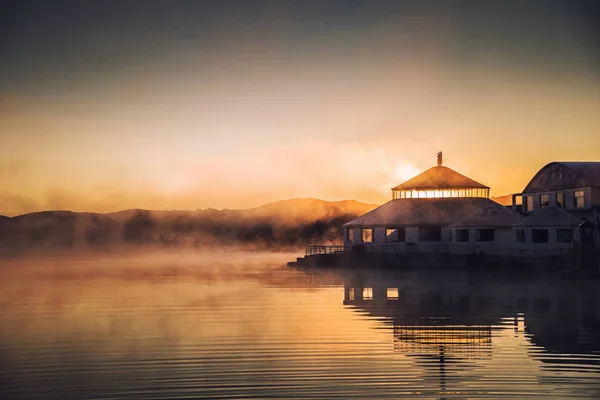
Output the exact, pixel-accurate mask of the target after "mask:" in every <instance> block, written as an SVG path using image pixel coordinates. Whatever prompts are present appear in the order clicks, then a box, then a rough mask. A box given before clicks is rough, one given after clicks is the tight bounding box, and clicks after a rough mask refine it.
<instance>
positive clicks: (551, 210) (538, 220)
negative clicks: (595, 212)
mask: <svg viewBox="0 0 600 400" xmlns="http://www.w3.org/2000/svg"><path fill="white" fill-rule="evenodd" d="M582 222H583V220H581V219H579V218H577V217H575V216H574V215H572V214H570V213H568V212H566V211H565V210H563V209H562V208H558V207H554V206H549V207H544V208H541V209H539V210H537V211H535V212H534V213H533V214H531V215H530V216H528V217H526V218H523V219H522V220H520V221H518V222H517V223H515V224H514V225H513V226H514V227H566V228H570V227H574V226H577V225H579V224H580V223H582Z"/></svg>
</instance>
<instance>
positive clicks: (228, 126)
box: [0, 0, 600, 215]
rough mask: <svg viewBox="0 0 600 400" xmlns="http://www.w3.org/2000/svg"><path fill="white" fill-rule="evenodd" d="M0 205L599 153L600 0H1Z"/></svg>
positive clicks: (278, 189)
mask: <svg viewBox="0 0 600 400" xmlns="http://www.w3.org/2000/svg"><path fill="white" fill-rule="evenodd" d="M0 5H1V6H0V7H1V8H0V214H4V215H14V214H18V213H22V212H28V211H34V210H41V209H72V210H76V211H84V210H86V211H114V210H119V209H124V208H160V209H174V208H188V209H196V208H207V207H214V208H245V207H253V206H257V205H260V204H263V203H265V202H269V201H274V200H279V199H286V198H293V197H317V198H323V199H327V200H339V199H357V200H360V201H366V202H372V203H383V202H385V201H387V200H388V199H390V198H391V192H390V188H391V187H392V186H395V185H397V184H399V183H401V182H403V181H404V180H406V179H409V178H410V177H412V176H413V175H415V174H417V173H419V172H421V171H422V170H424V169H426V168H429V167H431V166H433V165H434V164H435V162H436V153H437V151H439V150H442V151H443V152H444V155H445V156H444V160H445V165H447V166H449V167H450V168H454V169H456V170H457V171H459V172H461V173H463V174H465V175H468V176H470V177H471V178H473V179H475V180H478V181H480V182H482V183H484V184H487V185H488V186H491V188H492V194H493V195H501V194H505V193H509V192H519V191H520V190H522V189H523V187H524V186H525V185H526V184H527V182H528V180H529V178H531V177H532V176H533V174H535V172H537V170H538V169H539V168H541V167H542V166H543V165H545V164H546V163H548V162H550V161H555V160H598V159H600V2H599V1H593V0H587V1H586V0H581V1H578V0H565V1H553V0H541V1H530V0H515V1H510V0H502V1H485V0H477V1H475V0H474V1H443V0H439V1H423V0H419V1H410V2H408V1H406V2H403V1H400V0H395V1H377V0H369V1H350V0H343V1H325V0H320V1H306V0H302V1H270V2H262V1H248V0H244V1H223V0H219V1H217V0H215V1H205V2H202V1H189V2H184V1H163V2H156V1H135V2H134V1H124V0H120V1H72V2H64V1H37V2H30V1H24V0H17V1H14V2H11V1H8V2H7V1H2V2H0Z"/></svg>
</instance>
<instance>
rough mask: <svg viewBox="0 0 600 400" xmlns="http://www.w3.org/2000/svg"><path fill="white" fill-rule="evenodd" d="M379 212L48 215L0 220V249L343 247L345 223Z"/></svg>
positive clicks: (313, 205) (353, 206)
mask: <svg viewBox="0 0 600 400" xmlns="http://www.w3.org/2000/svg"><path fill="white" fill-rule="evenodd" d="M374 207H375V205H369V204H364V203H360V202H357V201H338V202H327V201H324V200H318V199H292V200H285V201H278V202H274V203H269V204H265V205H264V206H261V207H257V208H253V209H248V210H214V209H208V210H196V211H186V210H173V211H154V210H142V209H131V210H123V211H118V212H113V213H108V214H97V213H76V212H71V211H43V212H36V213H31V214H24V215H19V216H16V217H13V218H8V217H4V218H0V250H2V252H3V253H11V252H17V253H18V252H27V251H44V250H52V249H109V248H115V247H122V246H135V247H138V246H161V247H200V248H202V247H210V246H227V245H233V246H250V247H253V248H257V249H278V248H282V247H286V248H290V247H299V246H304V245H306V244H310V243H314V242H319V243H341V241H342V235H343V230H342V225H343V223H345V222H347V221H349V220H352V219H353V218H356V217H357V216H359V215H362V214H364V213H365V212H367V211H369V210H371V209H373V208H374Z"/></svg>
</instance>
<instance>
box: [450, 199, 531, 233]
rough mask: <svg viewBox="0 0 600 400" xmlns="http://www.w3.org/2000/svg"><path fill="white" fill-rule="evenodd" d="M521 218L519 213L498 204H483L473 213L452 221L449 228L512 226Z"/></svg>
mask: <svg viewBox="0 0 600 400" xmlns="http://www.w3.org/2000/svg"><path fill="white" fill-rule="evenodd" d="M521 219H523V216H522V215H521V214H518V213H516V212H513V211H511V210H509V209H508V208H506V207H504V206H502V205H500V204H492V205H488V206H484V207H483V208H481V209H479V210H477V211H475V212H474V213H473V214H471V215H469V216H467V217H465V218H463V219H461V220H459V221H457V222H455V223H453V224H452V225H450V228H481V227H489V228H512V226H513V224H515V223H516V222H518V221H520V220H521Z"/></svg>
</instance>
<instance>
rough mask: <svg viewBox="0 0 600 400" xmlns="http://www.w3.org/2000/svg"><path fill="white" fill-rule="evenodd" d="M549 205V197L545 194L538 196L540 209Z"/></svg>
mask: <svg viewBox="0 0 600 400" xmlns="http://www.w3.org/2000/svg"><path fill="white" fill-rule="evenodd" d="M549 205H550V196H549V195H547V194H542V195H540V206H541V207H542V208H544V207H548V206H549Z"/></svg>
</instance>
